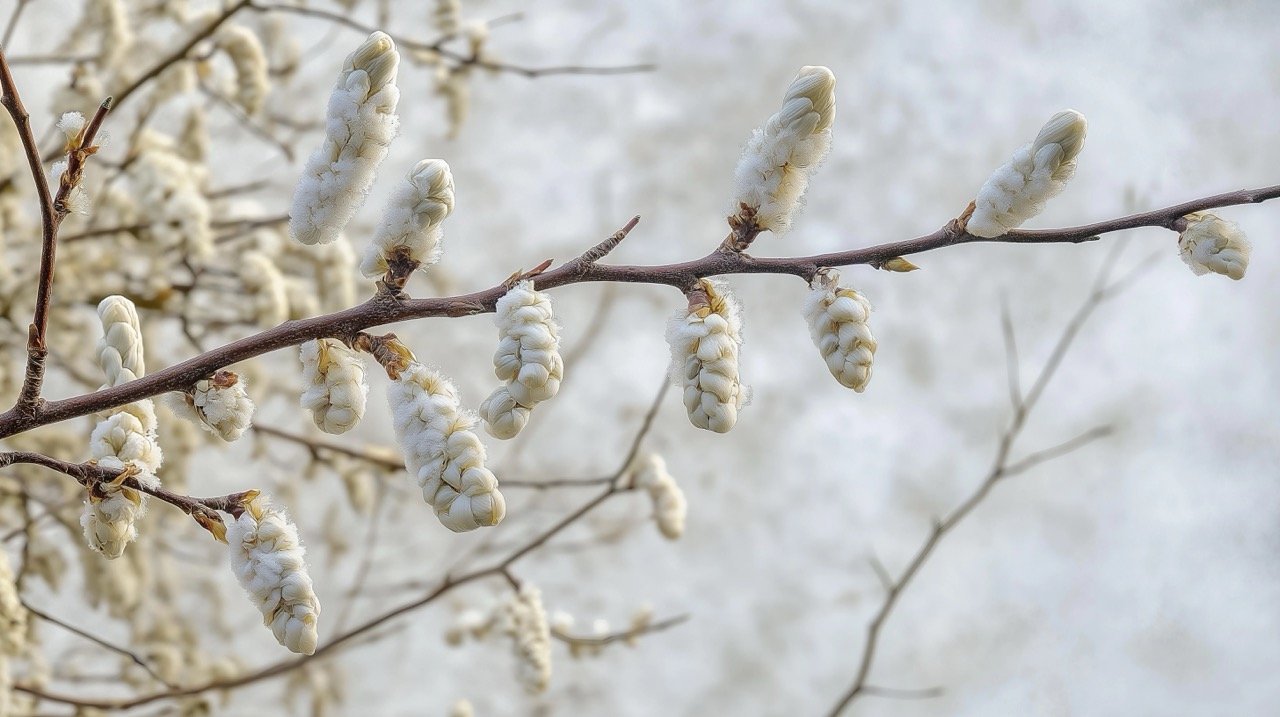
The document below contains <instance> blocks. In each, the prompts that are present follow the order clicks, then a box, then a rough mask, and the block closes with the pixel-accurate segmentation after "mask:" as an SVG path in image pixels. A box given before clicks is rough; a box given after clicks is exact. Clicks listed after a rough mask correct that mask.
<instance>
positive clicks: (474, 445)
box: [387, 361, 507, 532]
mask: <svg viewBox="0 0 1280 717" xmlns="http://www.w3.org/2000/svg"><path fill="white" fill-rule="evenodd" d="M387 399H388V402H389V404H390V406H391V411H392V420H393V422H394V425H395V431H396V436H397V437H398V438H399V440H400V445H401V447H402V449H403V451H404V461H405V468H406V469H408V471H409V475H411V476H413V478H414V480H416V481H417V483H418V485H419V486H420V487H421V488H422V497H423V499H424V500H426V501H427V503H428V504H430V505H431V507H432V508H433V509H434V510H435V513H436V517H437V518H439V519H440V522H441V523H442V524H443V525H444V526H445V527H446V528H448V529H449V530H452V531H454V532H463V531H468V530H475V529H476V528H479V527H482V526H491V525H497V524H498V523H499V522H500V521H501V520H502V518H503V516H505V515H506V513H507V505H506V501H505V500H504V499H503V497H502V493H501V492H499V491H498V479H497V478H495V477H494V475H493V473H492V472H491V471H490V470H489V469H488V468H486V467H485V465H484V460H485V451H484V445H483V444H482V443H481V442H480V438H479V437H478V436H476V434H475V424H476V419H475V417H474V416H472V415H469V414H466V413H463V412H462V411H461V410H460V408H459V404H460V402H459V398H458V391H457V389H456V388H454V386H453V384H452V383H450V382H449V380H448V379H446V378H445V377H444V376H441V375H440V374H439V373H437V372H435V371H431V370H429V369H428V368H427V367H425V366H423V365H422V364H420V363H417V362H416V361H411V362H409V363H408V365H407V366H406V367H405V368H403V369H402V370H400V371H399V372H398V373H397V374H396V375H395V376H394V377H393V380H392V381H391V382H390V383H389V385H388V387H387Z"/></svg>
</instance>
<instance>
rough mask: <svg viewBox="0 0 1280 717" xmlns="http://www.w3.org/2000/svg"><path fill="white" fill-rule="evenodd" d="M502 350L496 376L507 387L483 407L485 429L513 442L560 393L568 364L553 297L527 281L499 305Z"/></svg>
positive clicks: (496, 362) (496, 318) (495, 363)
mask: <svg viewBox="0 0 1280 717" xmlns="http://www.w3.org/2000/svg"><path fill="white" fill-rule="evenodd" d="M494 321H495V322H496V323H497V325H498V350H497V351H496V352H495V353H494V355H493V370H494V373H495V374H497V376H498V378H499V379H502V380H504V381H506V382H507V385H505V386H502V387H501V388H498V389H497V390H496V391H494V392H493V393H492V394H490V395H489V397H488V398H486V399H485V400H484V402H483V403H481V404H480V416H481V418H483V419H484V422H485V428H486V430H488V431H489V433H490V434H491V435H493V436H495V437H497V438H511V437H513V436H515V435H516V434H517V433H519V432H520V430H521V429H523V428H524V426H525V424H526V423H528V421H529V411H530V410H532V409H533V407H534V406H536V405H538V404H539V403H541V402H543V401H546V400H549V399H551V398H552V397H554V396H555V395H556V393H557V392H558V391H559V390H560V382H561V381H562V380H563V379H564V360H563V359H562V358H561V357H560V332H559V328H558V327H557V326H556V323H555V317H554V314H553V312H552V308H551V297H549V296H547V294H545V293H543V292H540V291H535V290H534V288H533V282H532V281H522V282H520V283H518V284H516V285H515V286H513V287H511V290H510V291H508V292H507V293H506V294H504V295H503V296H502V298H501V299H498V304H497V307H496V309H495V313H494Z"/></svg>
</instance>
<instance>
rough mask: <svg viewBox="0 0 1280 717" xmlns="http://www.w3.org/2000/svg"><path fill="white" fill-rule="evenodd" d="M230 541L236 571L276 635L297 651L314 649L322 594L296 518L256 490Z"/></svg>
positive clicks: (230, 530)
mask: <svg viewBox="0 0 1280 717" xmlns="http://www.w3.org/2000/svg"><path fill="white" fill-rule="evenodd" d="M227 545H228V547H229V549H230V553H231V570H232V572H233V573H235V576H236V579H237V580H238V581H239V582H240V586H241V587H242V588H244V591H245V592H246V593H247V594H248V595H249V599H250V601H251V602H253V604H254V606H255V607H257V608H258V611H259V612H261V613H262V617H263V623H264V624H265V625H267V627H269V628H271V633H272V634H273V635H275V638H276V641H277V642H279V643H280V644H281V645H283V646H285V647H286V648H288V649H289V650H290V651H292V652H296V653H299V654H303V655H310V654H312V653H314V652H315V651H316V643H317V642H318V634H317V632H316V626H317V621H318V620H319V617H320V599H319V598H318V597H316V593H315V587H314V586H313V585H312V582H311V576H310V575H308V573H307V564H306V550H305V549H304V548H303V546H302V541H301V539H300V538H299V537H298V528H297V526H295V525H294V524H293V521H291V520H289V518H288V516H287V515H286V514H285V513H284V511H283V510H281V509H279V508H277V507H275V506H273V505H272V504H271V502H270V500H268V499H267V498H266V497H265V496H260V495H259V496H255V497H253V498H251V499H249V500H248V501H246V502H245V504H244V506H243V512H242V513H241V514H240V515H239V516H238V517H237V518H236V519H235V521H234V522H233V523H231V525H230V526H228V528H227Z"/></svg>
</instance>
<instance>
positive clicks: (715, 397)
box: [667, 279, 747, 433]
mask: <svg viewBox="0 0 1280 717" xmlns="http://www.w3.org/2000/svg"><path fill="white" fill-rule="evenodd" d="M700 286H701V289H700V292H701V294H702V295H701V296H698V292H695V294H694V295H693V296H691V299H690V305H689V308H688V310H686V311H680V312H677V313H676V315H675V316H673V317H671V320H670V321H669V322H668V324H667V344H668V345H670V347H671V360H672V373H673V378H675V379H677V380H678V381H679V382H680V384H681V386H683V388H684V405H685V409H686V410H687V411H688V413H689V420H690V421H691V422H692V423H693V425H695V426H697V427H698V428H705V429H707V430H711V431H715V432H716V433H726V432H728V431H729V429H731V428H733V424H734V423H736V422H737V420H738V409H739V408H741V407H742V406H743V404H744V403H745V402H746V398H747V394H746V388H745V387H744V386H742V384H741V382H740V381H739V379H738V351H739V350H740V349H741V347H742V333H741V332H742V320H741V318H739V310H738V304H737V301H736V299H734V297H733V295H732V294H730V293H729V288H728V286H727V285H725V284H723V283H721V282H713V281H710V280H707V279H702V280H701V281H700ZM695 297H696V298H695Z"/></svg>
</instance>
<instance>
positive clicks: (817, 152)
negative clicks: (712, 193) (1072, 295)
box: [734, 67, 836, 234]
mask: <svg viewBox="0 0 1280 717" xmlns="http://www.w3.org/2000/svg"><path fill="white" fill-rule="evenodd" d="M835 89H836V78H835V75H833V74H831V70H828V69H827V68H825V67H803V68H801V69H800V74H798V75H796V78H795V79H794V80H792V82H791V86H790V87H788V88H787V93H786V95H785V96H784V97H783V98H782V109H780V110H778V112H777V113H776V114H774V115H773V116H772V117H770V118H769V119H768V121H766V122H765V124H764V126H763V127H761V128H760V129H757V130H756V131H755V133H754V134H753V135H752V137H751V140H750V141H749V142H748V143H747V148H746V150H745V151H744V152H743V153H742V158H741V159H740V160H739V161H738V168H737V171H736V172H735V173H734V184H735V190H734V211H738V210H739V209H743V210H745V211H746V212H748V214H749V215H750V216H752V217H754V220H755V224H756V226H758V227H760V228H761V229H767V230H769V231H771V232H773V233H774V234H782V233H783V232H785V231H786V230H787V229H788V228H789V227H790V226H791V218H792V216H794V214H795V212H796V209H797V208H799V206H800V200H801V198H802V197H803V196H804V191H805V188H806V187H808V185H809V174H810V173H812V172H813V170H814V169H815V168H816V167H817V166H818V164H820V163H821V162H822V160H823V159H824V158H825V157H826V156H827V151H828V150H829V149H830V148H831V123H832V122H833V121H834V120H835V102H836V94H835Z"/></svg>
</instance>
